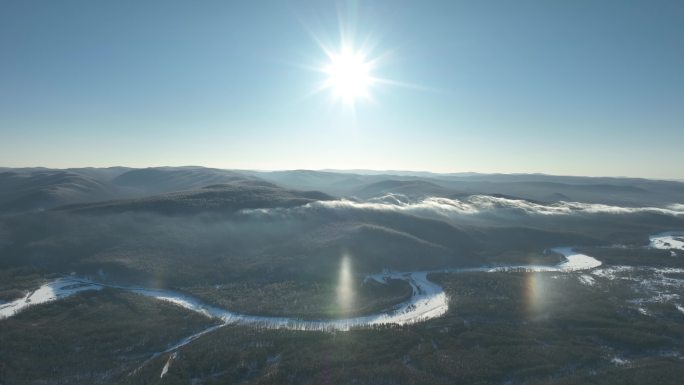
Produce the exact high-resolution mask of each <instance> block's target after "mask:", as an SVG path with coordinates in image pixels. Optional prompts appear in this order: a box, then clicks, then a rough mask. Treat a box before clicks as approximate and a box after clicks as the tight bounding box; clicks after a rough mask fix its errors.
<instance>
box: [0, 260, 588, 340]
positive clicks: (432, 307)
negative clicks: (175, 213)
mask: <svg viewBox="0 0 684 385" xmlns="http://www.w3.org/2000/svg"><path fill="white" fill-rule="evenodd" d="M552 250H553V251H555V252H557V253H559V254H562V255H563V256H564V257H565V261H564V262H562V263H561V264H559V265H555V266H545V265H518V266H497V267H478V268H461V269H442V270H431V271H414V272H385V273H382V274H375V275H369V276H367V277H366V281H367V280H375V281H378V282H380V283H384V282H386V281H387V280H389V279H400V280H404V281H406V282H407V283H408V284H409V285H411V287H412V289H413V294H412V296H411V298H409V299H408V300H407V301H406V302H403V303H400V304H398V305H396V306H394V307H393V308H392V309H389V310H387V311H384V312H381V313H377V314H371V315H366V316H360V317H354V318H344V319H330V320H303V319H298V318H289V317H266V316H255V315H248V314H241V313H236V312H232V311H230V310H226V309H222V308H218V307H215V306H211V305H208V304H206V303H203V302H202V301H201V300H199V299H197V298H194V297H192V296H189V295H186V294H182V293H178V292H174V291H171V290H159V289H147V288H140V287H129V286H116V285H105V284H102V283H98V282H94V281H91V280H87V279H81V278H75V277H64V278H59V279H56V280H54V281H52V282H49V283H47V284H45V285H43V286H41V287H40V288H38V289H37V290H35V291H33V292H31V293H29V294H27V295H26V296H25V297H23V298H20V299H17V300H15V301H12V302H9V303H5V304H0V319H3V318H8V317H11V316H13V315H15V314H17V313H18V312H20V311H22V310H23V309H25V308H27V307H29V306H33V305H37V304H41V303H46V302H51V301H55V300H58V299H62V298H66V297H68V296H71V295H73V294H76V293H78V292H81V291H86V290H100V289H102V288H103V287H113V288H117V289H122V290H127V291H130V292H133V293H136V294H140V295H144V296H146V297H151V298H155V299H157V300H161V301H167V302H171V303H174V304H176V305H178V306H181V307H183V308H185V309H188V310H191V311H194V312H197V313H201V314H204V315H206V316H207V317H210V318H214V319H217V320H220V321H221V324H220V325H219V326H222V325H228V324H241V325H254V326H258V327H263V328H272V329H291V330H319V331H334V330H340V331H345V330H349V329H351V328H358V327H369V326H376V325H388V324H397V325H405V324H411V323H416V322H421V321H425V320H428V319H431V318H436V317H439V316H441V315H443V314H444V313H446V312H447V310H448V309H449V301H448V299H447V296H446V293H445V292H444V290H443V289H442V287H441V286H439V285H437V284H436V283H434V282H431V281H430V280H429V279H428V278H427V277H428V275H429V274H430V273H440V272H505V271H551V272H554V271H555V272H571V271H578V270H587V269H592V268H595V267H598V266H600V265H601V262H600V261H598V260H596V259H595V258H592V257H590V256H588V255H584V254H579V253H576V252H574V251H573V250H572V248H569V247H562V248H555V249H552ZM208 331H209V330H207V331H205V332H208ZM205 332H203V333H205ZM203 333H202V334H203ZM197 337H199V335H197V336H191V337H189V338H191V339H190V341H191V340H192V339H194V338H197ZM187 342H189V341H185V342H184V343H183V342H181V343H183V344H185V343H187Z"/></svg>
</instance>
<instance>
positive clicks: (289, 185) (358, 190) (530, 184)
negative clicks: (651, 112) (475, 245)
mask: <svg viewBox="0 0 684 385" xmlns="http://www.w3.org/2000/svg"><path fill="white" fill-rule="evenodd" d="M218 185H225V186H224V187H217V186H218ZM207 186H215V187H213V188H210V189H207V188H206V187H207ZM249 189H254V191H253V192H249ZM278 189H279V190H278ZM192 190H197V191H194V192H190V191H192ZM266 190H268V191H270V192H271V193H272V192H274V191H276V190H278V192H279V193H281V194H284V195H282V197H281V198H283V199H284V200H286V201H287V200H289V201H290V202H294V201H297V199H303V202H305V201H307V200H308V199H311V198H310V197H311V196H316V197H318V198H320V199H327V198H330V197H333V196H334V197H345V198H350V199H363V200H365V199H370V198H373V197H380V196H383V195H387V194H400V195H403V196H406V197H408V198H412V199H419V198H424V197H430V196H438V197H448V198H454V197H464V196H469V195H475V194H483V195H497V196H506V197H511V198H518V199H525V200H530V201H535V202H545V203H553V202H558V201H576V202H587V203H603V204H613V205H621V206H667V205H671V204H677V203H682V202H684V183H682V182H676V181H660V180H649V179H637V178H605V177H601V178H598V177H577V176H554V175H542V174H478V173H460V174H436V173H428V172H409V171H383V172H379V171H378V172H375V171H368V170H351V171H312V170H291V171H270V172H264V171H249V170H222V169H215V168H205V167H198V166H188V167H152V168H142V169H134V168H126V167H111V168H70V169H48V168H0V212H5V213H7V212H24V211H35V210H46V209H52V208H55V207H59V206H64V205H74V204H92V203H95V202H109V203H106V204H105V203H101V204H98V205H90V206H84V207H82V208H81V209H83V210H85V207H91V208H92V209H94V208H95V207H99V209H104V208H105V207H107V208H108V209H114V207H119V208H122V207H140V205H142V204H143V202H144V204H148V205H150V204H154V205H155V207H161V206H164V207H168V205H167V206H165V204H163V203H161V202H168V201H169V200H170V199H172V198H173V199H172V200H182V201H183V202H184V203H183V205H184V206H183V207H186V208H187V207H188V205H190V206H193V207H198V206H196V205H197V202H198V200H199V199H200V197H205V196H207V194H219V195H220V194H223V195H224V196H223V198H221V199H222V200H223V202H224V203H225V202H227V201H226V199H228V198H226V194H233V195H235V196H237V195H243V196H244V195H246V194H255V195H256V196H258V195H259V194H264V193H265V191H266ZM295 190H296V191H320V192H321V194H319V195H315V194H314V195H311V194H308V195H307V194H304V195H302V193H300V192H297V193H295V192H294V191H295ZM181 191H182V192H183V193H179V194H176V195H173V194H172V195H164V194H169V193H177V192H181ZM153 196H155V198H150V197H153ZM141 198H145V199H144V200H140V199H141ZM230 199H233V198H230ZM279 199H280V198H279ZM279 199H278V200H279ZM292 199H294V200H292ZM114 200H125V202H120V203H118V204H113V203H112V202H111V201H114ZM189 202H193V203H192V204H190V203H189ZM218 206H221V204H218ZM218 206H217V207H218ZM174 207H176V209H180V206H174ZM208 207H211V206H208ZM221 207H223V206H221ZM174 210H175V209H174ZM181 211H182V210H181Z"/></svg>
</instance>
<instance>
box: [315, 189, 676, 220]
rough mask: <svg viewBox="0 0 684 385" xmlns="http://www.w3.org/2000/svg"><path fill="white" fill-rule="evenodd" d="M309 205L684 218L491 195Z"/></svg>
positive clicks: (386, 198) (648, 209)
mask: <svg viewBox="0 0 684 385" xmlns="http://www.w3.org/2000/svg"><path fill="white" fill-rule="evenodd" d="M309 205H310V206H322V207H328V208H350V209H354V208H355V209H365V210H383V211H402V212H408V213H416V214H419V213H426V212H430V213H433V214H440V215H444V216H453V215H474V214H484V213H488V212H497V211H498V212H502V211H503V212H517V213H521V214H528V215H574V214H637V213H652V214H663V215H672V216H680V215H684V205H682V204H675V205H671V206H669V207H667V208H660V207H621V206H610V205H605V204H598V203H581V202H563V201H561V202H557V203H553V204H548V205H544V204H539V203H533V202H530V201H525V200H517V199H507V198H501V197H494V196H489V195H473V196H470V197H468V198H467V199H464V200H459V199H449V198H441V197H429V198H425V199H423V200H420V201H413V202H412V201H410V200H409V199H407V198H406V197H404V196H402V195H397V194H390V195H386V196H383V197H381V198H374V199H372V200H369V201H366V202H356V201H350V200H335V201H327V202H315V203H311V204H309Z"/></svg>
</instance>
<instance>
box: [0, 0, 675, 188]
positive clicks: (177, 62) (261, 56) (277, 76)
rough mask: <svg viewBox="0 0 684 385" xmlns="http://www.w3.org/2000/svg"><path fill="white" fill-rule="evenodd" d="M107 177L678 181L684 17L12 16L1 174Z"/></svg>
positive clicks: (603, 12)
mask: <svg viewBox="0 0 684 385" xmlns="http://www.w3.org/2000/svg"><path fill="white" fill-rule="evenodd" d="M340 30H343V31H344V34H343V35H344V39H341V37H340V36H341V34H340ZM341 40H345V42H346V43H345V44H346V45H347V46H348V47H347V48H348V49H349V50H351V52H352V53H354V52H357V51H356V50H360V51H362V53H363V54H364V55H365V59H359V60H360V62H362V63H361V64H363V65H364V66H365V65H366V64H368V66H366V67H363V68H364V71H368V73H367V74H365V75H367V76H368V77H369V78H370V77H372V78H373V79H374V80H373V81H372V82H370V83H372V84H369V85H367V87H366V85H364V87H362V88H363V91H364V92H365V93H366V97H359V98H353V102H349V101H348V100H343V98H340V97H339V92H337V91H339V90H337V89H336V88H335V87H338V88H339V87H340V85H339V84H338V85H337V86H334V87H332V88H327V89H322V90H321V89H320V88H321V85H330V81H331V80H330V77H331V75H330V73H326V71H329V69H330V68H331V67H330V66H331V63H332V62H334V60H333V61H331V57H330V56H328V55H327V54H326V51H325V49H327V50H328V51H329V53H331V54H333V55H335V54H337V53H340V51H341V48H340V45H341V44H342V43H341ZM354 57H356V56H354ZM358 57H361V54H359V56H358ZM376 59H377V60H376ZM357 64H358V63H357ZM371 64H372V65H371ZM344 79H346V78H343V80H344ZM379 79H383V80H379ZM385 80H391V81H385ZM338 83H339V82H338ZM341 83H343V85H344V84H346V82H345V81H342V82H341ZM111 165H125V166H133V167H146V166H159V165H203V166H210V167H220V168H243V169H294V168H309V169H324V168H340V169H341V168H346V169H350V168H366V169H403V170H427V171H436V172H460V171H478V172H544V173H552V174H574V175H614V176H621V175H623V176H643V177H654V178H680V179H682V178H684V1H681V0H673V1H665V0H644V1H630V0H567V1H549V0H539V1H530V0H519V1H507V0H506V1H503V0H502V1H483V0H473V1H459V0H445V1H397V0H387V1H356V2H337V3H336V2H328V1H320V0H318V1H314V0H312V1H283V0H278V1H232V2H231V1H201V2H200V1H169V0H164V1H141V0H134V1H127V0H117V1H91V0H88V1H86V0H84V1H69V0H62V1H34V0H17V1H14V0H2V1H0V166H47V167H76V166H111Z"/></svg>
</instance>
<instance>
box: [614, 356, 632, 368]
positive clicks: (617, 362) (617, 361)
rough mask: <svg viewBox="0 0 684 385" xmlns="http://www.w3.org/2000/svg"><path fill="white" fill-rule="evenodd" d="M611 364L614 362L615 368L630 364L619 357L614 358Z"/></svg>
mask: <svg viewBox="0 0 684 385" xmlns="http://www.w3.org/2000/svg"><path fill="white" fill-rule="evenodd" d="M610 362H612V363H613V364H614V365H615V366H624V365H627V364H629V360H627V359H624V358H620V357H618V356H615V357H613V358H612V359H611V360H610Z"/></svg>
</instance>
